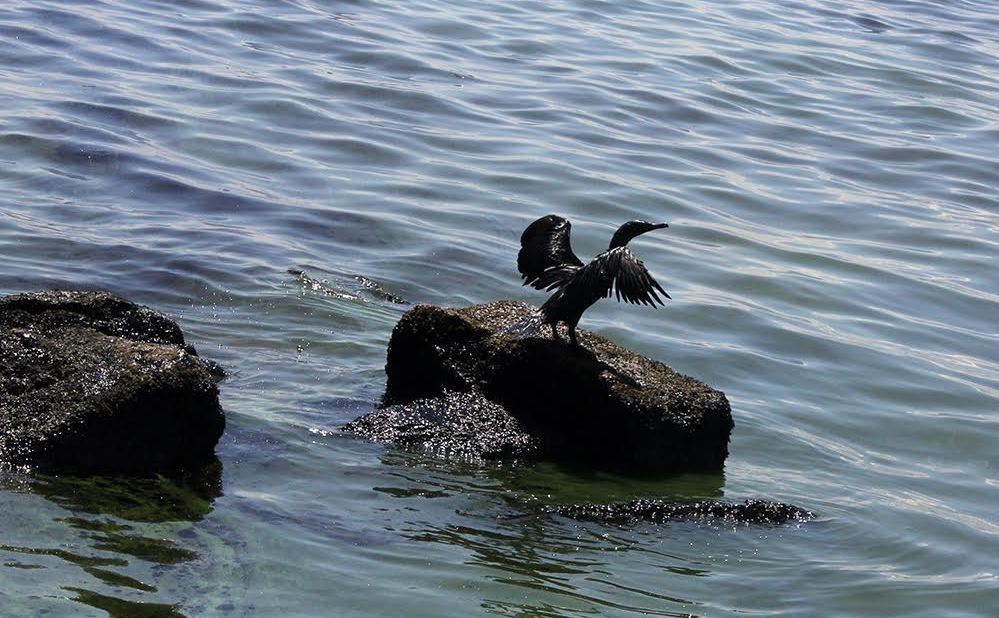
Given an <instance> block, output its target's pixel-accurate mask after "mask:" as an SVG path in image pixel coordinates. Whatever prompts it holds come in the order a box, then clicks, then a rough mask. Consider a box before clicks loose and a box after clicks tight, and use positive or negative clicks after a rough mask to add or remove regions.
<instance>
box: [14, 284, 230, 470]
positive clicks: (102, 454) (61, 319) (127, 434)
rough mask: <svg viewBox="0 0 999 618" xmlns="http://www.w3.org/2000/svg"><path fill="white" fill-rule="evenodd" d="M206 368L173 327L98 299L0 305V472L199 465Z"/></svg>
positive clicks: (209, 452) (211, 419) (66, 296)
mask: <svg viewBox="0 0 999 618" xmlns="http://www.w3.org/2000/svg"><path fill="white" fill-rule="evenodd" d="M219 377H220V369H219V368H218V366H217V365H214V364H212V363H209V362H206V361H204V360H202V359H201V358H199V357H198V356H197V353H196V352H195V350H194V348H193V347H191V346H188V345H185V342H184V336H183V334H182V333H181V330H180V328H179V327H178V326H177V324H176V323H175V322H174V321H173V320H170V319H169V318H167V317H166V316H164V315H162V314H159V313H157V312H155V311H153V310H151V309H148V308H145V307H140V306H138V305H136V304H134V303H131V302H129V301H127V300H125V299H122V298H119V297H116V296H113V295H111V294H107V293H103V292H60V291H53V292H40V293H30V294H19V295H15V296H7V297H3V298H0V465H6V466H22V465H26V466H31V467H33V468H38V469H42V470H49V471H66V472H129V473H146V472H154V471H163V470H168V469H175V468H178V467H183V466H185V465H189V464H197V463H203V462H206V461H209V460H210V459H211V458H212V457H213V452H214V447H215V444H216V443H217V442H218V439H219V437H220V436H221V434H222V431H223V429H224V427H225V418H224V416H223V413H222V408H221V406H220V405H219V400H218V388H217V386H216V381H217V380H218V379H219Z"/></svg>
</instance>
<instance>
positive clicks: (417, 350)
mask: <svg viewBox="0 0 999 618" xmlns="http://www.w3.org/2000/svg"><path fill="white" fill-rule="evenodd" d="M535 311H536V310H535V309H533V308H532V307H530V306H529V305H526V304H524V303H521V302H514V301H501V302H495V303H489V304H485V305H475V306H472V307H468V308H465V309H443V308H440V307H433V306H427V305H421V306H417V307H415V308H413V309H411V310H410V311H408V312H407V313H406V314H405V315H404V316H403V317H402V319H401V320H400V321H399V323H398V324H397V325H396V327H395V329H394V330H393V332H392V339H391V341H390V343H389V349H388V360H387V364H386V368H385V370H386V373H387V374H388V381H387V385H386V390H385V394H384V396H383V398H382V404H383V405H384V406H394V405H400V404H409V403H412V402H415V401H418V400H422V403H421V404H420V405H421V407H422V408H426V406H428V405H437V404H440V405H445V406H446V405H450V404H448V403H447V398H446V397H445V394H446V393H469V392H474V393H476V394H477V396H478V397H480V398H485V399H486V400H488V401H490V402H492V403H494V404H498V405H499V406H501V407H502V408H503V409H504V410H505V411H506V412H507V413H508V414H509V415H510V416H511V417H512V418H514V419H516V421H517V422H518V424H519V427H520V428H522V429H523V430H524V431H526V432H527V434H529V435H530V436H533V438H534V441H533V443H534V444H536V445H537V449H536V450H533V451H532V452H534V453H536V454H537V455H538V456H541V457H545V458H551V459H563V460H572V461H582V462H588V463H591V464H595V465H597V466H598V467H602V468H607V469H614V470H625V471H639V472H664V471H678V470H689V469H717V468H720V467H722V465H723V464H724V461H725V457H726V456H727V455H728V440H729V434H730V433H731V431H732V427H733V423H732V414H731V410H730V408H729V404H728V400H727V399H726V398H725V395H724V394H723V393H721V392H720V391H717V390H714V389H712V388H710V387H708V386H706V385H705V384H703V383H701V382H699V381H697V380H695V379H693V378H690V377H687V376H684V375H681V374H679V373H677V372H675V371H673V370H672V369H670V368H669V367H667V366H666V365H664V364H662V363H660V362H658V361H654V360H651V359H648V358H645V357H642V356H639V355H637V354H635V353H633V352H630V351H629V350H626V349H625V348H622V347H621V346H619V345H616V344H614V343H612V342H611V341H609V340H607V339H605V338H603V337H600V336H598V335H594V334H592V333H589V332H586V331H579V336H580V342H581V343H582V344H583V346H584V347H583V348H582V349H581V348H576V347H573V346H571V345H569V344H568V343H564V342H561V341H555V340H552V339H551V338H549V337H548V336H547V334H545V335H542V336H538V337H518V336H515V335H508V334H505V333H507V332H510V331H511V329H514V327H515V326H516V325H518V324H523V323H525V322H527V321H529V320H530V319H531V318H532V316H533V315H534V313H535ZM434 402H436V403H434ZM376 414H377V413H376ZM423 414H424V415H425V414H426V412H424V413H423ZM447 414H448V415H453V414H454V411H453V410H451V411H449V412H447ZM477 420H488V415H487V416H485V417H481V418H479V417H478V416H476V415H472V416H470V417H469V418H468V419H467V421H465V422H464V423H463V424H461V425H460V426H461V434H462V435H468V436H474V435H476V434H477V432H486V431H488V430H489V426H488V422H487V423H485V424H483V425H482V426H480V427H479V429H478V430H470V425H468V423H472V424H474V423H476V422H477ZM407 422H408V421H407ZM453 426H456V424H455V423H454V422H449V423H445V424H444V425H443V427H445V428H446V427H453ZM473 450H474V446H473Z"/></svg>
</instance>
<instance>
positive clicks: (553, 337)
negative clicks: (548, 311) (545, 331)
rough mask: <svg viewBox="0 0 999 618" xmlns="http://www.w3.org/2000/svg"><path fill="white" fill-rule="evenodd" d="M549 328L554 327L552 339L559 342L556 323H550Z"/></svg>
mask: <svg viewBox="0 0 999 618" xmlns="http://www.w3.org/2000/svg"><path fill="white" fill-rule="evenodd" d="M548 326H551V327H552V339H554V340H555V341H559V338H558V328H556V327H555V322H549V323H548Z"/></svg>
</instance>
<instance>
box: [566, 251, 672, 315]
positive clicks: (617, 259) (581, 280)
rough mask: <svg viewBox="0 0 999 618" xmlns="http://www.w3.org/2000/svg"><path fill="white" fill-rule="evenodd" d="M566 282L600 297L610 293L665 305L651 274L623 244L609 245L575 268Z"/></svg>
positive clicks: (619, 296) (629, 300) (635, 301)
mask: <svg viewBox="0 0 999 618" xmlns="http://www.w3.org/2000/svg"><path fill="white" fill-rule="evenodd" d="M570 285H573V286H575V285H578V286H580V288H581V289H585V290H590V291H592V293H594V294H595V295H596V294H599V295H600V296H602V297H604V298H609V297H610V296H611V294H612V293H613V294H614V295H615V296H617V299H618V300H619V301H621V300H623V301H625V302H629V303H634V304H636V305H639V304H641V305H649V306H653V307H654V306H655V304H656V303H659V304H660V305H665V303H664V302H663V301H662V299H661V298H659V294H662V295H663V296H665V297H666V298H670V295H669V294H667V293H666V290H664V289H663V288H662V286H660V285H659V282H657V281H656V280H655V279H653V278H652V275H651V274H650V273H649V271H648V269H646V268H645V264H643V263H642V261H641V260H640V259H638V258H637V257H635V254H634V253H632V252H631V251H629V250H628V248H627V247H617V248H615V249H610V250H608V251H604V252H603V253H601V254H600V255H598V256H597V257H595V258H593V261H592V262H590V263H589V264H587V265H586V266H584V267H583V268H581V269H579V273H578V274H577V276H575V277H573V280H572V283H571V284H570ZM657 292H658V293H657Z"/></svg>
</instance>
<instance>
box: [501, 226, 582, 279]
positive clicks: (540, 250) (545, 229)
mask: <svg viewBox="0 0 999 618" xmlns="http://www.w3.org/2000/svg"><path fill="white" fill-rule="evenodd" d="M571 230H572V224H570V223H569V221H568V220H567V219H563V218H562V217H560V216H558V215H548V216H547V217H541V218H540V219H538V220H537V221H535V222H534V223H532V224H530V225H529V226H527V229H526V230H524V233H523V234H521V236H520V253H518V254H517V269H518V270H520V275H521V276H522V277H523V278H524V285H531V286H533V287H535V288H537V289H539V290H544V289H551V288H553V287H559V286H560V285H561V284H562V283H563V282H564V281H565V280H566V279H567V277H569V276H570V275H571V274H572V273H574V272H575V271H576V270H577V269H578V268H579V267H580V266H582V265H583V263H582V262H580V261H579V258H578V257H576V254H575V253H573V252H572V246H571V245H570V244H569V232H570V231H571Z"/></svg>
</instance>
